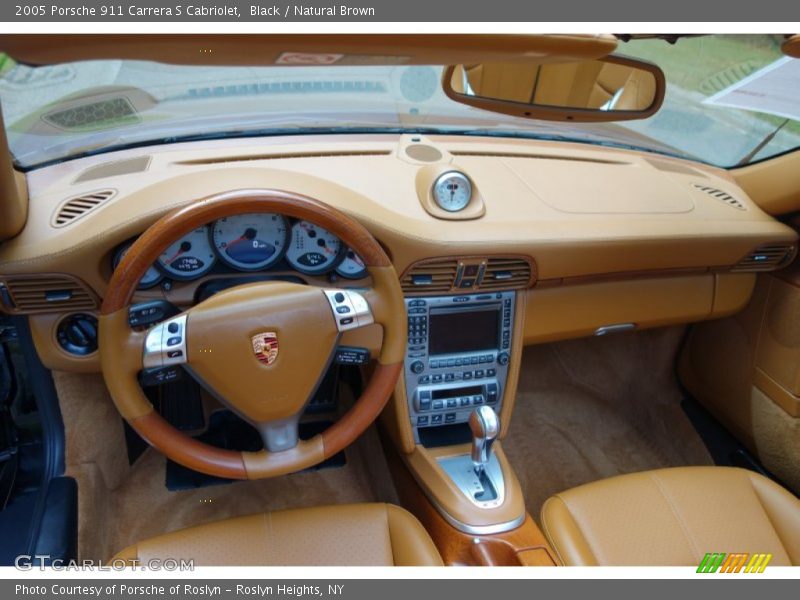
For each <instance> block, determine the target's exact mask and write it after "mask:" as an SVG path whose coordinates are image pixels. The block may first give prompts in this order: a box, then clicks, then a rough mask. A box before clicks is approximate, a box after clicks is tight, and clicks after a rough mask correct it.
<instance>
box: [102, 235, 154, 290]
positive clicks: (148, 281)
mask: <svg viewBox="0 0 800 600" xmlns="http://www.w3.org/2000/svg"><path fill="white" fill-rule="evenodd" d="M130 248H131V244H125V245H123V246H120V247H119V248H117V251H116V252H114V257H113V258H112V259H111V269H112V270H114V271H116V270H117V266H118V265H119V263H120V261H122V257H123V256H125V254H126V253H127V252H128V250H130ZM162 277H163V276H162V275H161V272H160V271H159V270H158V269H156V267H155V266H154V265H151V266H150V268H149V269H147V271H146V272H145V274H144V275H143V276H142V278H141V279H140V280H139V286H138V289H140V290H146V289H149V288H151V287H153V286H154V285H157V284H158V282H159V281H161V278H162Z"/></svg>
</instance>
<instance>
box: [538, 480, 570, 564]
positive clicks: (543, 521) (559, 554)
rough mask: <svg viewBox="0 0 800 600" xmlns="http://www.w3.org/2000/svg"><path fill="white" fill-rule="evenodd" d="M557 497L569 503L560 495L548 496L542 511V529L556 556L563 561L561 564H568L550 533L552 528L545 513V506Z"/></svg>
mask: <svg viewBox="0 0 800 600" xmlns="http://www.w3.org/2000/svg"><path fill="white" fill-rule="evenodd" d="M555 498H558V499H559V500H561V502H562V503H563V504H564V506H566V505H567V503H566V502H564V501H563V500H562V499H561V498H560V497H559V496H558V495H556V496H553V497H552V498H548V499H547V500H545V502H544V504H543V505H542V511H541V513H540V518H541V521H542V529H544V535H545V537H546V538H547V539H548V540H549V542H550V547H551V548H552V549H553V551H554V552H555V553H556V556H557V557H558V560H560V561H561V564H562V565H566V564H567V563H566V562H565V561H564V557H563V556H561V552H559V550H558V547H557V546H556V543H555V540H554V539H553V535H552V534H551V533H550V528H549V527H548V526H547V517H546V516H545V514H546V513H545V507H546V506H547V505H548V504H550V503H551V502H552V501H553V500H554V499H555ZM567 512H569V506H567ZM571 514H572V513H570V515H571Z"/></svg>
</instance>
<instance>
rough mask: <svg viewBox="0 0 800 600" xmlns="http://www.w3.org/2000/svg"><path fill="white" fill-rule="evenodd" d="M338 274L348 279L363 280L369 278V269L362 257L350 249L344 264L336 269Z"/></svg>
mask: <svg viewBox="0 0 800 600" xmlns="http://www.w3.org/2000/svg"><path fill="white" fill-rule="evenodd" d="M336 273H337V274H338V275H340V276H341V277H346V278H347V279H363V278H364V277H366V276H367V267H366V266H364V261H363V260H361V257H360V256H359V255H358V254H356V253H355V252H353V251H352V250H351V249H350V248H348V249H347V252H345V253H344V258H343V259H342V262H340V263H339V266H338V267H336Z"/></svg>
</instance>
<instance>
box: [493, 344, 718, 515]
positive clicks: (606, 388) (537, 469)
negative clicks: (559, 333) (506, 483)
mask: <svg viewBox="0 0 800 600" xmlns="http://www.w3.org/2000/svg"><path fill="white" fill-rule="evenodd" d="M682 335H683V329H682V328H664V329H654V330H649V331H643V332H637V333H624V334H617V335H613V336H608V337H600V338H588V339H580V340H570V341H565V342H557V343H552V344H543V345H540V346H532V347H529V348H527V349H526V350H525V353H524V354H523V359H522V360H523V363H522V369H521V373H520V382H519V388H518V391H517V400H516V405H515V408H514V416H513V418H512V419H511V425H510V428H509V433H508V436H507V437H506V439H505V440H504V442H503V448H504V449H505V451H506V454H507V456H508V458H509V460H510V461H511V464H512V465H513V467H514V469H515V470H516V472H517V476H518V477H519V480H520V483H521V485H522V489H523V494H524V495H525V501H526V504H527V507H528V511H529V512H530V513H531V514H532V515H533V516H534V518H537V519H538V515H539V512H540V510H541V506H542V504H543V503H544V501H545V500H546V499H547V498H548V497H550V496H551V495H553V494H555V493H558V492H561V491H564V490H567V489H569V488H571V487H575V486H577V485H581V484H584V483H588V482H590V481H595V480H598V479H604V478H606V477H611V476H614V475H619V474H622V473H631V472H635V471H644V470H647V469H658V468H663V467H673V466H681V465H710V464H713V461H712V459H711V456H710V454H709V453H708V451H707V450H706V448H705V445H704V444H703V442H702V440H701V439H700V436H699V435H698V434H697V432H696V431H695V430H694V428H693V427H692V425H691V422H690V421H689V419H688V418H687V417H686V415H685V413H684V412H683V410H682V409H681V400H682V394H681V391H680V389H679V387H678V384H677V380H676V378H675V375H674V367H673V365H674V360H675V356H676V353H677V349H678V345H679V343H680V340H681V338H682Z"/></svg>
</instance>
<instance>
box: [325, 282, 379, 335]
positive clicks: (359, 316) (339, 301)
mask: <svg viewBox="0 0 800 600" xmlns="http://www.w3.org/2000/svg"><path fill="white" fill-rule="evenodd" d="M323 292H324V293H325V296H326V298H327V299H328V303H329V304H330V305H331V310H332V311H333V315H334V317H335V319H336V327H337V329H338V330H339V331H347V330H349V329H356V328H358V327H364V326H365V325H371V324H372V323H374V322H375V320H374V319H373V317H372V311H371V310H370V308H369V304H368V303H367V301H366V300H365V299H364V296H362V295H361V294H360V293H358V292H356V291H354V290H344V291H342V290H323ZM342 315H347V316H346V317H343V316H342Z"/></svg>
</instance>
